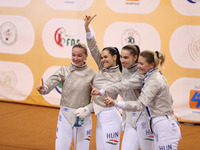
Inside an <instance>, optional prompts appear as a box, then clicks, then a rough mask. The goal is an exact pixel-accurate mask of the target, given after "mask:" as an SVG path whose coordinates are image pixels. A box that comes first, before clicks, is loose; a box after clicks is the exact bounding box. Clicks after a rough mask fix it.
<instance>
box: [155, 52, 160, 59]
mask: <svg viewBox="0 0 200 150" xmlns="http://www.w3.org/2000/svg"><path fill="white" fill-rule="evenodd" d="M155 53H156V55H157V57H158V59H159V52H158V51H155Z"/></svg>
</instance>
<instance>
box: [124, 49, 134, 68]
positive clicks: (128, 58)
mask: <svg viewBox="0 0 200 150" xmlns="http://www.w3.org/2000/svg"><path fill="white" fill-rule="evenodd" d="M136 60H137V56H136V55H135V56H133V55H132V54H131V53H130V51H128V50H125V49H122V50H121V56H120V61H121V63H122V67H123V68H129V67H131V66H133V65H134V64H135V63H136V62H135V61H136Z"/></svg>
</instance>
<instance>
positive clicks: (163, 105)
mask: <svg viewBox="0 0 200 150" xmlns="http://www.w3.org/2000/svg"><path fill="white" fill-rule="evenodd" d="M164 60H165V55H164V53H162V52H158V51H156V52H153V51H143V52H142V53H140V56H139V61H138V68H139V73H140V74H144V75H145V78H144V79H143V84H142V91H141V94H140V96H139V97H138V99H137V100H136V101H126V102H116V101H114V100H112V98H110V97H108V96H107V97H106V98H105V103H106V104H110V105H114V106H116V107H119V108H122V109H123V110H127V111H141V110H144V109H146V107H147V109H148V114H149V118H150V121H149V122H150V127H151V129H152V131H153V133H154V145H155V150H169V149H170V150H176V149H177V147H178V142H179V140H180V138H181V132H180V127H179V124H178V122H177V120H176V119H175V118H174V116H173V109H172V103H173V99H172V96H171V94H170V91H169V87H168V84H167V82H166V79H165V77H164V76H163V75H162V74H161V73H160V72H159V70H158V68H157V66H158V65H161V66H162V64H163V63H164Z"/></svg>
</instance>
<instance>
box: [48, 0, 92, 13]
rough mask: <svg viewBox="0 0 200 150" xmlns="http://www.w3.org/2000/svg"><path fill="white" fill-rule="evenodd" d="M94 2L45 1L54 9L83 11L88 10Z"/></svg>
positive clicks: (88, 0) (86, 0)
mask: <svg viewBox="0 0 200 150" xmlns="http://www.w3.org/2000/svg"><path fill="white" fill-rule="evenodd" d="M93 1H94V0H56V1H55V0H45V2H46V3H47V4H48V5H49V6H50V7H52V8H53V9H62V10H74V11H83V10H86V9H88V8H89V7H90V6H91V5H92V3H93Z"/></svg>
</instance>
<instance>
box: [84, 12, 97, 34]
mask: <svg viewBox="0 0 200 150" xmlns="http://www.w3.org/2000/svg"><path fill="white" fill-rule="evenodd" d="M96 16H97V15H94V16H92V17H91V16H85V19H84V21H85V31H86V32H90V29H89V24H90V22H91V21H92V19H93V18H94V17H96Z"/></svg>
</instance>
